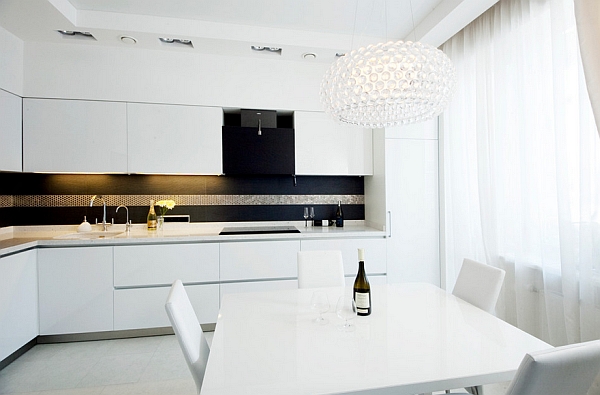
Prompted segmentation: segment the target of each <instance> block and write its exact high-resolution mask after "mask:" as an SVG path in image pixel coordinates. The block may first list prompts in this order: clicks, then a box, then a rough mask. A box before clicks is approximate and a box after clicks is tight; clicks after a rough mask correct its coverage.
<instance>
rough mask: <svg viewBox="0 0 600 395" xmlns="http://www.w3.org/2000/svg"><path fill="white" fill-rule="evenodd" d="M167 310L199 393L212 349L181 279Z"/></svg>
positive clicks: (168, 298)
mask: <svg viewBox="0 0 600 395" xmlns="http://www.w3.org/2000/svg"><path fill="white" fill-rule="evenodd" d="M165 310H167V315H168V316H169V320H170V321H171V325H172V326H173V331H174V332H175V336H176V337H177V341H178V342H179V346H180V347H181V351H183V356H184V357H185V361H186V362H187V365H188V367H189V369H190V372H192V377H193V378H194V381H195V382H196V389H197V390H198V394H199V393H200V389H201V388H202V381H203V380H204V371H205V370H206V363H207V361H208V354H209V352H210V349H209V347H208V342H207V341H206V337H205V336H204V332H202V327H200V323H199V322H198V318H197V317H196V313H195V312H194V308H193V307H192V304H191V303H190V299H189V298H188V296H187V293H186V292H185V288H184V287H183V283H182V282H181V280H175V282H174V283H173V285H172V286H171V291H170V292H169V296H168V297H167V302H166V304H165Z"/></svg>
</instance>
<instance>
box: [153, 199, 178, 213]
mask: <svg viewBox="0 0 600 395" xmlns="http://www.w3.org/2000/svg"><path fill="white" fill-rule="evenodd" d="M156 205H157V206H158V207H160V208H159V209H158V211H159V212H160V215H165V214H166V213H167V210H172V209H173V207H175V202H174V201H173V200H170V199H169V200H159V201H158V202H156Z"/></svg>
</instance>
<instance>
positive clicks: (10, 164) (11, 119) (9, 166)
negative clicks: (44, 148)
mask: <svg viewBox="0 0 600 395" xmlns="http://www.w3.org/2000/svg"><path fill="white" fill-rule="evenodd" d="M21 103H22V99H21V98H20V97H19V96H17V95H13V94H12V93H8V92H6V91H4V90H2V89H0V171H21V170H23V168H22V151H23V146H22V143H21V136H22V134H21V114H22V104H21Z"/></svg>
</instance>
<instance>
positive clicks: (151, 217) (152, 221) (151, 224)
mask: <svg viewBox="0 0 600 395" xmlns="http://www.w3.org/2000/svg"><path fill="white" fill-rule="evenodd" d="M148 230H156V212H155V211H154V200H150V211H148Z"/></svg>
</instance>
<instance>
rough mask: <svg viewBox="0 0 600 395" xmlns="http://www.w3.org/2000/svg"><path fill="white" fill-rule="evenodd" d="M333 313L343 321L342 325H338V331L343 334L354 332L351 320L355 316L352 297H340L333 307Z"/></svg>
mask: <svg viewBox="0 0 600 395" xmlns="http://www.w3.org/2000/svg"><path fill="white" fill-rule="evenodd" d="M335 313H336V314H337V316H338V317H339V318H340V319H342V320H344V324H343V325H340V326H339V327H338V329H340V330H342V331H344V332H353V331H354V330H355V326H354V324H352V319H354V317H355V316H356V307H355V305H354V299H353V298H352V297H345V296H340V298H339V299H338V301H337V304H336V306H335Z"/></svg>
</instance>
